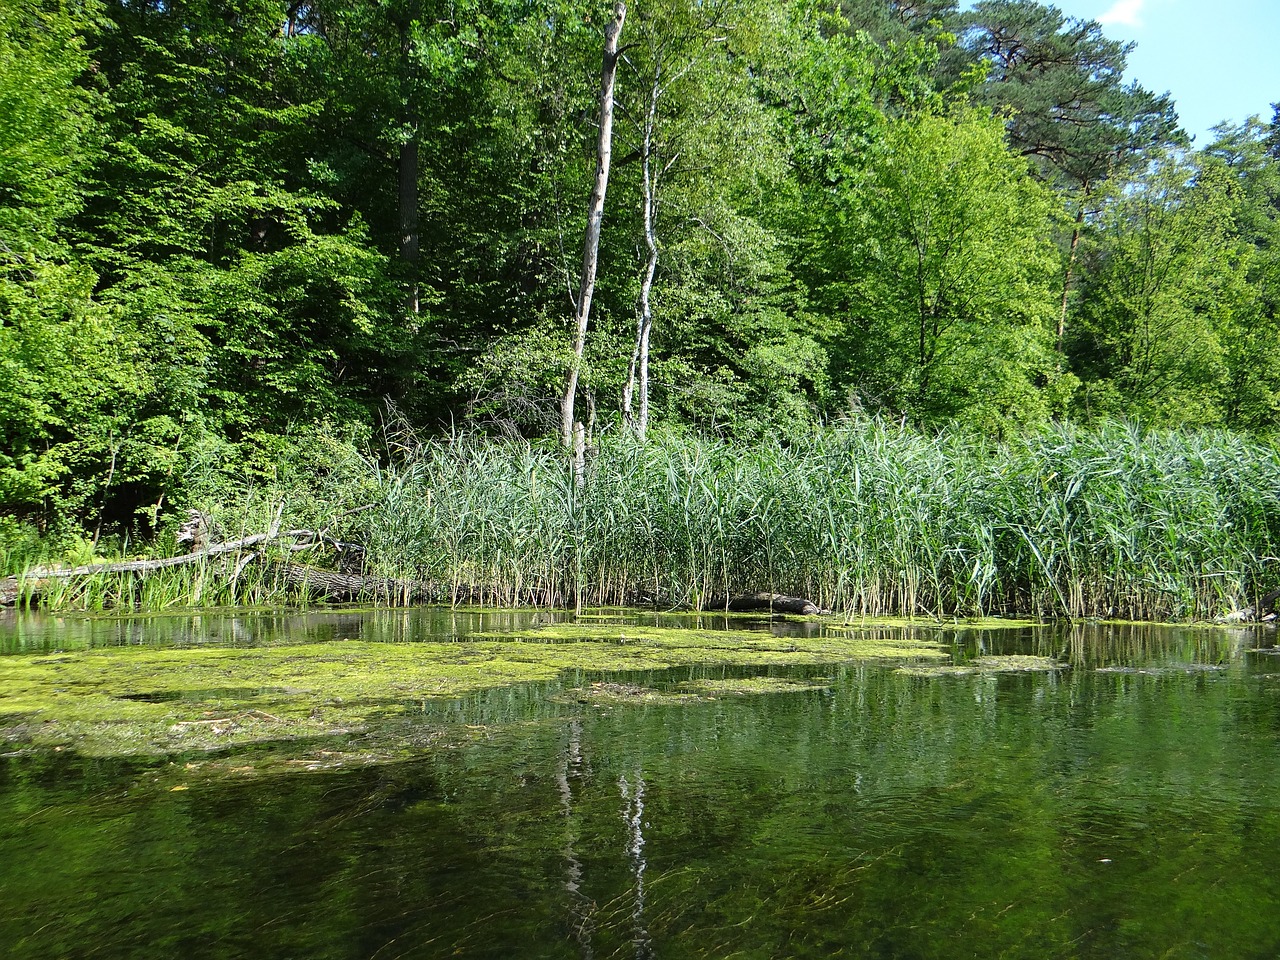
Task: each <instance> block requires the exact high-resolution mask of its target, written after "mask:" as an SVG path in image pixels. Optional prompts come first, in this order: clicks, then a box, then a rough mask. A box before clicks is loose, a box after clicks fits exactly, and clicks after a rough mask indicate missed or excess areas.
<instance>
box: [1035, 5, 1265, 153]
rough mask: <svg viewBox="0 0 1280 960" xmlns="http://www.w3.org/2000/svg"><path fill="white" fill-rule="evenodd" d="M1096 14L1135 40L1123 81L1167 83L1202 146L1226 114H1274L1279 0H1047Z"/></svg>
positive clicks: (1159, 87)
mask: <svg viewBox="0 0 1280 960" xmlns="http://www.w3.org/2000/svg"><path fill="white" fill-rule="evenodd" d="M1044 2H1047V3H1052V4H1053V6H1056V7H1057V8H1058V9H1059V10H1061V11H1062V12H1063V13H1065V14H1067V15H1069V16H1072V17H1079V18H1081V19H1086V20H1097V21H1098V22H1099V23H1101V24H1102V25H1103V32H1105V33H1106V35H1107V36H1109V37H1112V38H1113V39H1116V40H1126V41H1128V40H1132V41H1135V42H1136V43H1137V44H1138V46H1137V48H1136V49H1135V50H1134V51H1133V52H1132V53H1131V54H1130V55H1129V69H1128V70H1127V71H1126V72H1125V79H1126V81H1129V80H1137V81H1138V83H1140V84H1142V85H1143V86H1144V87H1146V88H1147V89H1148V90H1153V91H1155V92H1156V93H1164V92H1166V91H1168V92H1169V93H1171V94H1172V95H1173V99H1174V101H1175V102H1176V103H1177V105H1178V116H1179V118H1180V119H1181V120H1182V126H1183V128H1184V129H1185V130H1186V131H1187V132H1188V133H1190V134H1192V135H1194V136H1195V138H1196V139H1195V144H1196V146H1198V147H1203V146H1206V145H1208V143H1209V142H1210V140H1212V136H1211V135H1210V134H1209V128H1210V127H1212V126H1213V125H1214V124H1216V123H1218V122H1219V121H1222V120H1229V121H1231V122H1232V123H1241V122H1243V121H1244V120H1246V119H1247V118H1248V117H1249V116H1250V115H1251V114H1255V113H1256V114H1259V115H1260V116H1261V117H1262V119H1263V120H1270V119H1271V104H1272V103H1274V102H1276V101H1280V0H1044Z"/></svg>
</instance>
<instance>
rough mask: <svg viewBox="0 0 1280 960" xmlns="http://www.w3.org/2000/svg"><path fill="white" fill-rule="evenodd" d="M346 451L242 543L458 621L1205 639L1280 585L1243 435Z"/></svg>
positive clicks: (262, 502) (1275, 465)
mask: <svg viewBox="0 0 1280 960" xmlns="http://www.w3.org/2000/svg"><path fill="white" fill-rule="evenodd" d="M339 452H340V453H342V457H341V462H340V464H339V465H338V466H336V467H334V469H332V470H329V471H325V470H312V471H309V473H308V476H311V477H314V480H312V481H310V482H312V483H313V484H314V486H315V489H311V488H309V487H306V486H305V483H304V484H303V485H302V486H298V485H297V484H298V482H297V481H294V483H295V486H294V487H293V488H291V489H289V490H286V491H284V492H282V491H281V490H271V489H266V488H263V489H258V490H249V491H242V492H241V494H239V501H238V503H237V504H235V505H227V504H223V505H222V507H221V509H222V516H223V527H224V529H225V530H241V531H245V532H253V531H255V530H259V529H265V527H266V525H267V522H268V517H270V516H271V515H272V514H273V512H274V510H275V509H276V505H277V504H278V503H281V502H284V503H285V504H286V506H287V513H286V516H285V519H284V523H285V526H286V528H287V527H290V526H298V527H311V528H315V527H319V526H325V527H326V528H328V529H329V530H330V533H331V534H332V535H334V536H337V537H340V538H341V539H343V540H348V541H357V542H360V543H362V544H364V546H365V547H366V551H367V552H366V557H367V567H368V570H367V572H369V573H371V574H378V575H382V576H391V577H395V578H400V579H413V580H419V581H428V582H429V583H431V584H433V585H435V587H436V591H437V593H438V595H439V596H440V597H441V598H442V599H445V600H449V601H453V602H459V603H460V602H472V603H490V604H501V605H516V604H537V605H548V606H570V607H572V606H579V605H583V604H587V605H610V604H635V603H645V604H658V605H661V606H664V607H682V606H693V607H706V606H710V605H715V604H717V603H721V602H723V598H725V597H727V596H731V595H733V594H736V593H740V592H747V591H761V590H768V591H773V592H777V593H786V594H793V595H802V596H806V597H808V598H810V599H812V600H814V601H815V602H816V603H818V604H819V605H821V606H823V607H826V608H830V609H834V610H838V611H842V612H845V613H847V614H848V615H850V616H859V615H866V616H886V615H896V614H906V615H927V616H936V617H964V616H978V615H987V614H1018V615H1029V616H1038V617H1071V618H1086V617H1110V618H1123V619H1146V620H1188V619H1208V618H1211V617H1214V616H1216V615H1219V614H1221V613H1223V612H1226V611H1228V610H1230V609H1231V608H1233V607H1234V606H1237V605H1242V604H1245V603H1248V602H1251V601H1252V599H1253V598H1255V597H1256V596H1257V594H1259V593H1261V592H1265V591H1266V590H1269V589H1272V588H1275V587H1280V569H1277V566H1276V563H1277V561H1276V554H1277V549H1276V544H1277V538H1278V537H1280V454H1278V453H1277V450H1276V448H1275V447H1274V446H1269V445H1265V444H1261V443H1257V442H1253V441H1249V440H1246V439H1243V438H1241V437H1239V436H1235V435H1232V434H1229V433H1220V432H1219V433H1184V432H1177V431H1143V430H1140V429H1139V428H1137V427H1135V426H1132V425H1127V424H1106V425H1102V426H1099V427H1095V428H1089V429H1083V428H1077V427H1070V426H1061V427H1053V428H1048V429H1045V430H1043V431H1041V432H1039V433H1036V434H1033V435H1030V436H1026V437H1022V438H1019V439H1016V440H1013V441H1011V442H1008V443H1003V444H996V443H992V442H990V441H982V440H977V439H972V438H967V437H964V436H960V435H942V436H926V435H922V434H920V433H917V432H915V431H913V430H911V429H909V428H905V427H902V426H899V425H894V424H887V423H882V422H877V421H869V422H864V423H859V424H856V425H850V426H845V427H841V428H839V429H832V430H828V431H824V432H821V433H816V434H814V435H810V436H804V437H800V438H796V439H791V440H788V441H787V442H786V443H782V442H777V441H775V442H765V443H761V444H758V445H755V446H750V447H745V446H742V445H740V444H731V443H728V442H723V441H719V440H712V439H705V438H696V437H689V436H674V435H668V436H659V437H657V438H655V439H651V440H650V441H648V442H646V443H638V442H635V441H633V440H629V439H626V438H619V437H608V438H605V439H603V440H602V441H601V442H600V443H599V445H598V446H597V448H596V449H594V450H593V451H592V455H591V456H590V458H589V462H588V467H587V471H586V478H585V482H584V483H583V484H582V485H581V486H579V485H577V484H575V482H574V477H573V472H572V470H571V468H570V465H569V463H568V461H567V459H566V458H565V456H564V455H563V453H562V452H561V451H560V450H559V449H558V448H557V447H555V446H554V445H550V444H548V445H539V444H536V443H532V444H531V443H524V442H509V441H495V440H486V439H474V438H473V439H462V440H453V441H449V442H428V443H421V444H408V445H403V446H402V447H401V448H400V449H399V454H398V456H397V457H396V458H395V460H394V462H393V463H392V464H391V465H389V466H388V465H387V464H386V463H385V462H383V461H379V460H378V459H376V458H372V457H366V458H359V457H356V456H354V454H353V453H352V451H351V450H345V451H339ZM368 504H371V506H367V508H365V509H361V510H358V511H354V510H352V509H351V508H354V507H357V506H360V507H366V505H368ZM215 512H217V511H215ZM334 518H337V519H334ZM276 569H278V568H277V567H272V566H271V565H263V566H256V565H249V566H241V565H240V564H236V565H235V570H234V571H232V569H231V565H230V564H229V563H227V562H221V563H217V564H210V565H208V566H207V567H201V566H195V567H186V568H182V570H181V571H180V572H179V571H174V572H173V573H172V574H167V575H164V576H160V577H156V578H154V579H153V578H150V577H149V578H147V579H146V580H142V579H129V578H127V577H126V578H116V579H114V580H111V579H108V578H102V579H101V580H100V581H89V582H82V583H76V584H67V585H66V586H65V588H62V596H60V597H55V598H53V599H54V600H55V605H63V606H81V607H99V606H146V607H157V606H160V607H163V606H170V605H217V604H228V603H246V602H248V603H279V602H283V601H288V600H291V599H292V600H296V599H298V598H297V597H296V595H293V594H290V593H289V591H288V589H287V588H286V587H285V586H284V584H283V583H282V582H281V581H280V578H279V577H278V576H277V575H276V574H275V573H273V572H272V571H273V570H276ZM233 572H234V573H235V576H232V573H233Z"/></svg>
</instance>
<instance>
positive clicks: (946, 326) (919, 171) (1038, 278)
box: [833, 109, 1069, 428]
mask: <svg viewBox="0 0 1280 960" xmlns="http://www.w3.org/2000/svg"><path fill="white" fill-rule="evenodd" d="M1053 217H1054V205H1053V202H1052V198H1051V197H1050V196H1049V194H1048V193H1047V192H1046V191H1045V190H1044V188H1042V187H1041V186H1040V185H1039V184H1037V183H1036V182H1035V181H1033V180H1031V179H1030V178H1029V177H1028V176H1027V175H1026V170H1025V165H1024V162H1023V161H1022V160H1021V159H1020V158H1018V157H1017V156H1016V155H1014V154H1012V153H1011V152H1010V151H1009V150H1008V149H1007V148H1006V146H1005V144H1004V140H1003V130H1002V128H1001V124H1000V122H999V120H996V119H992V118H989V117H987V116H984V115H983V114H982V113H981V112H975V111H973V110H965V109H959V110H956V111H955V112H953V113H952V114H950V115H944V116H924V117H920V118H918V119H913V120H900V121H897V122H895V123H894V124H893V125H892V126H891V127H890V129H889V131H888V136H887V141H886V149H885V151H884V152H883V153H882V154H881V155H880V156H879V157H878V159H877V162H876V165H875V167H874V169H873V171H872V173H871V180H870V182H869V183H868V184H867V187H866V188H865V190H864V191H862V192H861V194H860V195H859V196H858V197H857V198H856V200H855V202H854V204H853V208H852V209H851V210H850V212H849V214H848V215H847V217H846V221H845V230H846V233H845V236H844V237H843V238H842V249H843V250H845V251H847V255H848V257H849V263H848V273H847V278H846V279H845V280H844V281H843V282H842V283H840V284H839V285H838V286H839V288H840V293H841V294H842V295H843V298H844V300H845V303H846V304H847V314H846V317H845V319H844V322H843V325H842V328H841V329H840V331H839V335H838V340H837V344H838V347H837V346H836V345H833V350H836V349H838V350H839V355H840V359H841V362H842V375H843V378H844V380H845V382H846V383H848V384H849V386H850V388H851V390H852V391H853V393H854V395H855V399H856V402H857V403H858V404H860V405H862V406H864V407H869V408H873V409H883V410H886V411H889V412H892V413H895V414H897V413H901V414H905V415H907V416H909V417H910V418H912V419H913V420H916V421H919V422H925V423H938V422H942V421H944V420H948V419H952V418H960V419H964V420H967V421H970V422H973V423H978V424H981V425H983V426H986V427H995V428H998V427H1000V426H1002V425H1004V424H1009V423H1018V422H1027V421H1035V420H1038V419H1041V418H1043V417H1044V416H1046V415H1047V414H1048V412H1049V409H1050V406H1051V405H1052V402H1053V397H1054V393H1055V391H1059V392H1060V391H1061V390H1063V389H1069V383H1062V382H1058V381H1056V380H1053V379H1052V366H1053V364H1052V359H1051V357H1052V352H1051V350H1050V346H1049V341H1048V330H1049V323H1050V317H1051V314H1052V308H1053V293H1052V288H1051V277H1052V276H1053V274H1054V272H1055V269H1056V266H1057V257H1056V255H1055V252H1054V248H1053V246H1052V243H1051V242H1050V241H1049V239H1048V235H1049V232H1050V225H1051V224H1052V222H1053Z"/></svg>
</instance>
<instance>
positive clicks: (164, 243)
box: [0, 0, 1280, 536]
mask: <svg viewBox="0 0 1280 960" xmlns="http://www.w3.org/2000/svg"><path fill="white" fill-rule="evenodd" d="M960 7H961V5H960V4H958V3H956V2H953V0H923V2H907V0H844V2H842V3H840V4H838V5H831V4H829V3H825V2H822V0H817V2H814V0H631V3H630V6H628V7H623V6H622V5H621V4H619V5H618V6H617V7H615V8H612V9H611V8H610V7H608V6H607V5H603V4H601V3H599V2H595V0H590V2H581V0H0V370H2V373H0V513H3V514H5V515H7V517H8V519H7V520H5V521H4V522H5V523H7V524H9V525H10V526H9V527H7V528H6V529H8V530H9V531H10V532H11V533H12V531H13V530H15V529H17V526H16V525H18V524H21V525H23V526H24V528H26V529H33V528H40V529H43V530H46V531H48V530H51V529H54V528H56V527H58V526H59V525H63V526H65V525H68V524H70V525H83V526H84V527H85V528H86V529H88V530H89V531H91V532H95V531H106V532H114V533H121V532H132V534H133V535H135V536H136V535H149V534H150V533H152V532H154V531H155V530H156V529H158V528H160V527H163V526H164V524H165V523H167V522H171V520H170V519H167V518H171V517H172V512H171V510H170V508H171V506H177V505H180V504H181V505H185V504H187V503H189V502H190V501H191V498H192V496H193V491H195V490H200V491H204V492H207V491H208V490H209V489H211V484H215V480H216V478H218V477H224V478H225V477H228V476H235V477H241V478H243V477H271V476H274V475H275V473H276V472H277V471H278V470H279V469H280V467H279V465H280V464H281V463H282V462H285V461H290V459H291V458H292V462H297V461H299V460H300V459H301V460H302V461H305V463H304V468H302V469H308V470H311V469H316V468H315V466H314V465H315V464H316V463H318V462H320V461H322V460H323V459H324V457H325V456H326V451H327V450H329V449H330V446H333V445H334V444H338V445H341V444H343V443H346V444H350V443H355V444H357V445H359V444H365V445H366V449H367V448H369V445H372V446H376V445H377V443H383V444H385V443H386V438H387V437H404V436H407V435H409V433H412V435H414V436H416V437H429V436H432V435H451V434H457V433H465V434H468V435H475V434H493V435H496V436H502V437H507V438H515V437H519V438H527V439H537V438H550V440H549V442H551V443H554V442H557V441H556V440H555V438H565V439H568V438H569V436H570V431H571V430H572V425H573V424H574V423H575V422H580V423H581V424H583V428H582V429H583V431H584V432H585V434H586V442H587V443H589V444H595V443H598V442H600V441H601V439H602V438H608V437H610V436H624V435H634V436H639V437H644V436H645V435H646V433H652V432H655V431H657V432H661V433H662V434H663V436H665V437H671V436H681V435H689V436H691V435H694V434H697V435H700V436H703V437H716V438H719V439H718V440H717V442H720V441H726V442H730V443H734V442H741V443H748V444H749V443H756V442H758V441H760V440H761V439H762V438H771V439H775V440H776V439H777V438H782V440H783V441H785V440H786V439H787V438H801V437H803V436H804V435H805V434H811V433H813V431H814V428H815V427H820V426H822V425H829V424H832V423H836V422H841V421H872V420H873V421H876V422H884V423H898V424H902V425H904V428H906V429H911V430H915V431H917V432H922V433H925V434H928V433H930V432H935V431H938V430H943V429H945V430H946V431H947V432H948V433H949V434H950V435H962V436H968V437H972V438H974V439H973V442H976V443H981V442H986V441H991V440H996V441H1002V440H1010V439H1012V438H1016V437H1019V436H1025V435H1028V434H1029V432H1034V431H1035V430H1036V429H1039V428H1040V427H1042V426H1044V425H1046V424H1051V423H1057V424H1064V423H1071V422H1074V423H1078V424H1086V425H1087V424H1089V423H1092V422H1095V421H1109V420H1112V419H1115V418H1124V419H1128V420H1130V421H1133V422H1136V423H1140V424H1142V425H1144V426H1148V427H1154V428H1160V427H1195V428H1217V427H1223V428H1227V429H1229V430H1231V431H1235V432H1238V433H1243V434H1247V435H1253V436H1255V437H1259V438H1267V437H1270V436H1271V435H1272V434H1273V433H1274V431H1275V430H1276V427H1277V422H1278V420H1277V418H1278V416H1280V369H1278V368H1277V366H1276V364H1275V363H1274V362H1273V353H1272V351H1273V347H1274V344H1275V343H1276V342H1277V337H1278V336H1280V315H1278V307H1280V110H1278V111H1277V115H1276V116H1275V117H1273V118H1271V119H1270V120H1269V121H1268V120H1266V119H1261V118H1255V119H1252V120H1250V121H1248V122H1247V123H1244V124H1242V125H1240V126H1229V125H1223V126H1221V127H1219V128H1218V129H1217V131H1216V139H1215V140H1214V141H1213V142H1212V143H1210V144H1208V145H1207V146H1204V147H1199V148H1196V147H1193V146H1192V144H1191V143H1190V141H1189V138H1188V137H1187V136H1186V134H1185V133H1184V132H1183V131H1182V130H1181V129H1180V128H1179V125H1178V119H1177V114H1176V111H1175V105H1174V103H1173V102H1172V101H1171V99H1170V98H1169V97H1168V95H1160V94H1156V93H1153V92H1151V91H1148V90H1146V89H1144V88H1143V87H1141V86H1140V85H1138V84H1137V83H1134V82H1131V81H1130V80H1129V79H1127V78H1126V76H1125V67H1126V55H1127V53H1128V52H1129V48H1128V47H1127V46H1126V45H1124V44H1121V43H1117V42H1115V41H1113V40H1111V39H1109V38H1107V37H1106V36H1105V35H1104V33H1103V32H1102V29H1101V28H1100V26H1099V25H1098V24H1097V23H1094V22H1087V21H1080V20H1077V19H1073V18H1071V17H1068V16H1066V15H1064V14H1063V13H1061V12H1059V11H1058V10H1056V9H1055V8H1054V7H1052V6H1047V5H1042V4H1040V3H1036V2H1034V0H981V2H978V3H976V4H974V5H973V6H972V8H971V9H961V8H960ZM602 65H603V69H602ZM593 228H596V229H598V246H596V244H595V243H594V242H593V233H594V230H593ZM584 236H586V237H587V238H588V242H587V243H586V244H585V248H586V249H585V250H584ZM371 438H380V439H377V440H376V442H375V440H374V439H371ZM326 444H328V445H330V446H326ZM384 449H385V448H384ZM300 451H301V452H300ZM337 455H338V454H335V456H337ZM375 459H376V457H375ZM306 464H310V466H306ZM210 478H215V479H214V480H211V479H210ZM172 522H173V523H176V521H172Z"/></svg>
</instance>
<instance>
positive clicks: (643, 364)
mask: <svg viewBox="0 0 1280 960" xmlns="http://www.w3.org/2000/svg"><path fill="white" fill-rule="evenodd" d="M660 80H661V73H660V72H659V71H655V72H654V76H653V87H652V88H651V90H650V93H649V108H648V110H647V111H646V112H645V118H644V134H643V137H642V140H641V145H640V200H641V210H642V213H643V215H644V246H645V250H646V251H647V256H646V258H645V264H644V273H643V274H642V275H641V278H640V310H639V316H638V317H637V319H636V345H635V349H634V350H633V351H632V353H631V365H630V366H629V367H628V369H627V385H626V388H625V391H624V393H623V398H622V413H623V418H624V419H625V420H626V421H627V423H629V424H630V425H631V428H632V429H633V430H634V431H635V433H636V436H638V437H639V438H640V439H641V440H643V439H644V436H645V433H646V432H647V431H648V429H649V334H650V332H651V331H652V330H653V310H652V307H651V305H650V294H651V293H652V291H653V277H654V274H655V273H656V272H657V270H658V233H657V227H656V223H655V221H656V214H657V199H658V177H659V175H660V171H659V170H658V169H657V167H656V166H655V165H654V149H653V130H654V126H655V124H656V122H657V117H658V96H659V95H660V94H661V93H662V87H661V86H660ZM637 379H638V381H639V389H640V411H639V413H638V414H635V415H634V416H633V414H632V396H633V394H634V391H635V388H636V385H637Z"/></svg>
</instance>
